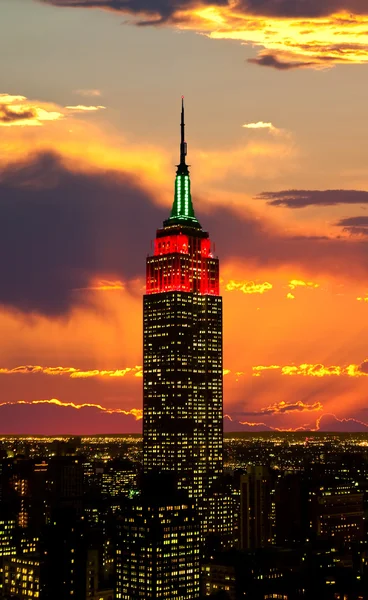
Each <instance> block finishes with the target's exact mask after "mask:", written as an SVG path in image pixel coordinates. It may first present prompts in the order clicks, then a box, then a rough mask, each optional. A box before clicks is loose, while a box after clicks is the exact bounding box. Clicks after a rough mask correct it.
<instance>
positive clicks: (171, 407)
mask: <svg viewBox="0 0 368 600" xmlns="http://www.w3.org/2000/svg"><path fill="white" fill-rule="evenodd" d="M186 153H187V146H186V142H185V139H184V107H183V105H182V118H181V144H180V163H179V165H178V167H177V173H176V180H175V194H174V203H173V207H172V211H171V215H170V217H169V218H168V219H167V220H166V221H165V222H164V224H163V227H162V228H161V229H159V230H158V231H157V235H156V239H155V243H154V253H153V256H149V257H148V258H147V284H146V294H145V296H144V335H143V338H144V342H143V343H144V348H143V365H144V366H143V386H144V388H143V444H144V453H143V465H144V471H145V472H146V473H148V472H150V471H151V470H159V471H170V472H174V473H175V474H176V476H177V482H178V487H179V489H184V490H187V491H188V494H189V497H190V498H194V499H199V498H204V497H206V496H207V495H208V493H209V490H210V489H211V486H212V484H213V482H214V481H215V480H216V479H217V478H218V476H219V475H220V474H221V473H222V443H223V422H222V298H221V297H220V295H219V261H218V259H217V258H216V257H215V256H214V255H213V251H212V246H211V241H210V239H209V235H208V233H207V232H206V231H204V230H203V229H202V227H201V225H200V223H199V222H198V220H197V218H196V216H195V213H194V209H193V204H192V198H191V190H190V178H189V170H188V166H187V164H186Z"/></svg>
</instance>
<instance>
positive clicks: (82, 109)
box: [65, 104, 106, 112]
mask: <svg viewBox="0 0 368 600" xmlns="http://www.w3.org/2000/svg"><path fill="white" fill-rule="evenodd" d="M65 108H66V109H67V110H70V111H72V112H96V111H98V110H104V109H106V106H101V105H99V106H85V105H84V104H77V105H76V106H66V107H65Z"/></svg>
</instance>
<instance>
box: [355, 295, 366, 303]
mask: <svg viewBox="0 0 368 600" xmlns="http://www.w3.org/2000/svg"><path fill="white" fill-rule="evenodd" d="M357 300H358V302H368V296H359V297H358V298H357Z"/></svg>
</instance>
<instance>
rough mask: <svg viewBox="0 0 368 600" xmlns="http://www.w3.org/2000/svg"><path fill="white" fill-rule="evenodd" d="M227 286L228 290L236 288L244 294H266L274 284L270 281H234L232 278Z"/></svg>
mask: <svg viewBox="0 0 368 600" xmlns="http://www.w3.org/2000/svg"><path fill="white" fill-rule="evenodd" d="M225 288H226V290H227V291H228V292H232V291H234V290H236V291H239V292H243V294H264V293H265V292H269V291H270V290H272V284H271V283H269V282H268V281H265V282H264V283H255V282H254V281H234V280H233V279H231V280H230V281H229V283H227V284H226V286H225Z"/></svg>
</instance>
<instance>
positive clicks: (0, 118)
mask: <svg viewBox="0 0 368 600" xmlns="http://www.w3.org/2000/svg"><path fill="white" fill-rule="evenodd" d="M36 118H37V114H36V111H35V110H34V109H32V108H24V109H20V110H19V109H18V110H16V111H15V110H14V109H13V108H12V107H11V106H8V105H6V104H1V103H0V123H5V124H11V123H16V122H17V121H32V120H33V119H36Z"/></svg>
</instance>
